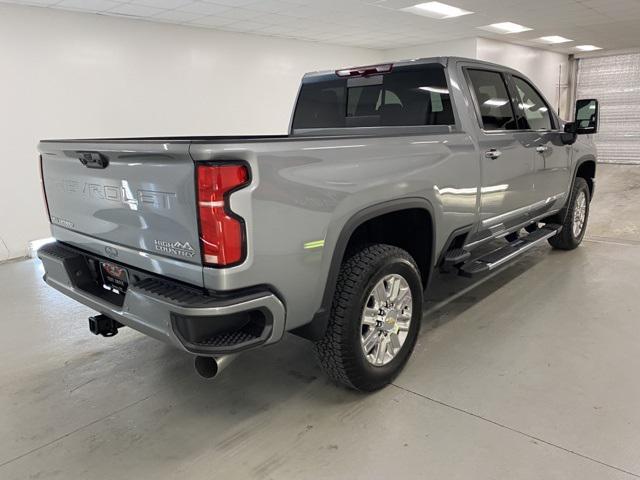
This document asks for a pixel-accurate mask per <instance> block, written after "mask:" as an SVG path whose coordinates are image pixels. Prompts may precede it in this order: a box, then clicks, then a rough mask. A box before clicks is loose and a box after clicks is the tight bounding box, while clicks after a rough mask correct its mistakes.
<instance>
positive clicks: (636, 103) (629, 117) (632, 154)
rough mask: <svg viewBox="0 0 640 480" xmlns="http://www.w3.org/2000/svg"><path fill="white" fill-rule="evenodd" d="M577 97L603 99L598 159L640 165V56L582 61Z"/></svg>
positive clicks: (585, 59) (632, 55)
mask: <svg viewBox="0 0 640 480" xmlns="http://www.w3.org/2000/svg"><path fill="white" fill-rule="evenodd" d="M577 98H597V99H598V100H600V133H598V134H597V135H596V137H595V141H596V145H597V146H598V160H599V161H601V162H609V163H640V54H630V55H614V56H610V57H600V58H584V59H580V61H579V63H578V84H577Z"/></svg>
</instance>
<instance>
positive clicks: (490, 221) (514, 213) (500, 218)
mask: <svg viewBox="0 0 640 480" xmlns="http://www.w3.org/2000/svg"><path fill="white" fill-rule="evenodd" d="M565 195H566V193H564V192H562V193H558V194H556V195H552V196H551V197H548V198H546V199H544V200H540V201H539V202H535V203H532V204H531V205H526V206H524V207H520V208H516V209H515V210H511V211H510V212H506V213H502V214H500V215H496V216H495V217H491V218H487V219H486V220H482V222H481V225H482V226H483V227H489V226H491V225H495V224H497V223H504V222H505V221H508V220H510V219H512V218H514V217H519V216H521V215H526V214H527V213H530V212H532V211H534V210H538V209H539V208H542V207H545V206H547V205H549V204H550V203H552V202H555V201H556V200H558V199H560V198H562V197H564V196H565Z"/></svg>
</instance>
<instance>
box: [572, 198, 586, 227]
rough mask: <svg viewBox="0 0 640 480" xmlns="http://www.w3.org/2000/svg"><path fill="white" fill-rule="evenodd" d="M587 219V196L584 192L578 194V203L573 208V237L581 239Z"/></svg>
mask: <svg viewBox="0 0 640 480" xmlns="http://www.w3.org/2000/svg"><path fill="white" fill-rule="evenodd" d="M586 217H587V194H586V193H584V192H582V191H581V192H580V193H578V198H576V203H575V205H574V206H573V223H572V226H571V228H572V230H573V237H574V238H580V234H581V233H582V229H583V228H584V222H585V220H586Z"/></svg>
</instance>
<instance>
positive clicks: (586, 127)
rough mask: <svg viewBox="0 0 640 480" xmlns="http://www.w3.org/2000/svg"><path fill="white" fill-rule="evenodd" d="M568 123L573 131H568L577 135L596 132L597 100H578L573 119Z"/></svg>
mask: <svg viewBox="0 0 640 480" xmlns="http://www.w3.org/2000/svg"><path fill="white" fill-rule="evenodd" d="M569 125H572V127H573V132H570V133H576V134H577V135H589V134H592V133H598V100H595V99H589V100H578V101H577V102H576V116H575V121H574V122H573V124H569ZM565 131H566V130H565Z"/></svg>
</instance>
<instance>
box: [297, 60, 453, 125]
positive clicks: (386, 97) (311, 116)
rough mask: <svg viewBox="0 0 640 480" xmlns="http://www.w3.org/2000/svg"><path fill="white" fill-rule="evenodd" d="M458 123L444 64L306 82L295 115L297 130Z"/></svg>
mask: <svg viewBox="0 0 640 480" xmlns="http://www.w3.org/2000/svg"><path fill="white" fill-rule="evenodd" d="M454 123H455V120H454V115H453V108H452V105H451V99H450V96H449V88H448V86H447V80H446V77H445V74H444V68H443V67H441V66H439V65H434V66H427V67H424V66H422V67H421V68H419V69H417V68H412V69H407V70H402V69H398V70H393V71H391V72H390V73H386V74H382V75H373V76H365V77H355V78H340V77H338V76H336V77H335V79H326V78H323V79H322V80H319V81H311V82H307V83H304V84H303V86H302V89H301V90H300V95H299V98H298V104H297V106H296V110H295V115H294V117H293V128H294V130H297V129H310V128H345V127H384V126H419V125H453V124H454Z"/></svg>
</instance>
